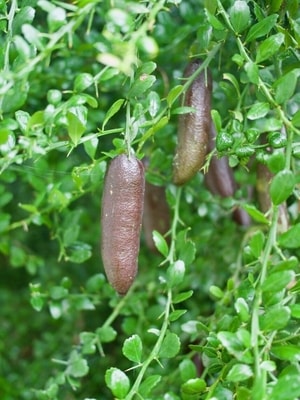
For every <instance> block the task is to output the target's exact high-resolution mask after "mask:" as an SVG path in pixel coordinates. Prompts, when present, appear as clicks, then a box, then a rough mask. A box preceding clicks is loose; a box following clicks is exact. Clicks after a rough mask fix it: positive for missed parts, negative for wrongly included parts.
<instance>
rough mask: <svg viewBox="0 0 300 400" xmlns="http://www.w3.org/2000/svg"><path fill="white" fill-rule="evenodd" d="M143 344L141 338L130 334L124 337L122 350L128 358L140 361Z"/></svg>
mask: <svg viewBox="0 0 300 400" xmlns="http://www.w3.org/2000/svg"><path fill="white" fill-rule="evenodd" d="M142 351H143V344H142V340H141V338H140V337H139V336H138V335H132V336H131V337H130V338H128V339H126V340H125V342H124V344H123V348H122V352H123V354H124V356H125V357H127V358H128V360H130V361H133V362H136V363H140V362H141V358H142Z"/></svg>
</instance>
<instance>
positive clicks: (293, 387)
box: [269, 360, 300, 400]
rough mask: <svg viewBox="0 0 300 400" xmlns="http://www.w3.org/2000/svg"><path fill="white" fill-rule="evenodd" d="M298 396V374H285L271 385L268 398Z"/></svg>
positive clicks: (288, 399)
mask: <svg viewBox="0 0 300 400" xmlns="http://www.w3.org/2000/svg"><path fill="white" fill-rule="evenodd" d="M298 361H299V360H298ZM299 397H300V375H299V374H286V375H282V376H280V377H279V379H278V381H277V382H276V384H275V385H274V386H273V387H272V391H271V393H270V397H269V398H270V399H272V400H295V399H298V398H299Z"/></svg>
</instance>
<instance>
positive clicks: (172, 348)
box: [159, 332, 180, 358]
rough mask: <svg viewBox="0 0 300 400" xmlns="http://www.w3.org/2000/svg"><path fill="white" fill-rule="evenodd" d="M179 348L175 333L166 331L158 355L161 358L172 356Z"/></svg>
mask: <svg viewBox="0 0 300 400" xmlns="http://www.w3.org/2000/svg"><path fill="white" fill-rule="evenodd" d="M179 350H180V340H179V337H178V336H177V335H176V333H172V332H168V333H167V334H166V337H165V338H164V340H163V342H162V345H161V348H160V351H159V356H160V357H161V358H173V357H175V356H176V354H178V352H179Z"/></svg>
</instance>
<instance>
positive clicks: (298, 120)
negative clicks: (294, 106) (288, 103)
mask: <svg viewBox="0 0 300 400" xmlns="http://www.w3.org/2000/svg"><path fill="white" fill-rule="evenodd" d="M292 123H293V125H294V126H295V127H296V128H300V110H298V111H297V112H296V113H295V114H294V115H293V118H292Z"/></svg>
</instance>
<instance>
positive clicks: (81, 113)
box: [67, 105, 87, 146]
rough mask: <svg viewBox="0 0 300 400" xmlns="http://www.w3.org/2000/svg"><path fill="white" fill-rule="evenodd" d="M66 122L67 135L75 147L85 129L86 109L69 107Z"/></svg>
mask: <svg viewBox="0 0 300 400" xmlns="http://www.w3.org/2000/svg"><path fill="white" fill-rule="evenodd" d="M67 120H68V133H69V136H70V138H71V140H72V142H73V143H74V145H75V146H77V144H78V142H79V140H80V138H81V136H82V134H83V133H84V131H85V129H86V124H87V109H86V107H84V106H80V105H79V106H74V107H70V108H69V110H68V112H67Z"/></svg>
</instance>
